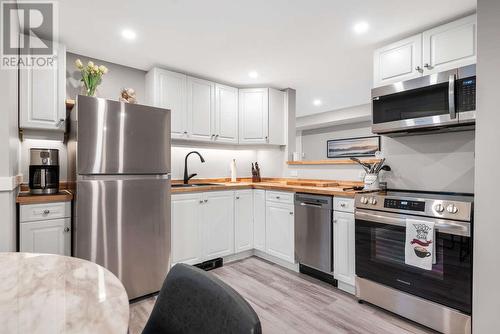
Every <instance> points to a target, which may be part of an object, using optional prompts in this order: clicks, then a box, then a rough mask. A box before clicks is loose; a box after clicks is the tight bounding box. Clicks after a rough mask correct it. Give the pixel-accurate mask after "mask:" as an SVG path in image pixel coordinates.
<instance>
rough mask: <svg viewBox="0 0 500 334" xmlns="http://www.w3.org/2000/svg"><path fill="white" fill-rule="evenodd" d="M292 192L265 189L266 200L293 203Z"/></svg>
mask: <svg viewBox="0 0 500 334" xmlns="http://www.w3.org/2000/svg"><path fill="white" fill-rule="evenodd" d="M293 194H294V193H291V192H284V191H269V190H268V191H266V201H268V202H276V203H283V204H292V205H293Z"/></svg>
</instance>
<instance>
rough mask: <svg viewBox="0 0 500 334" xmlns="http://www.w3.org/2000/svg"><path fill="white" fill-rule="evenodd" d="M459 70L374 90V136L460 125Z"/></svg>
mask: <svg viewBox="0 0 500 334" xmlns="http://www.w3.org/2000/svg"><path fill="white" fill-rule="evenodd" d="M457 75H458V72H457V70H456V69H455V70H451V71H446V72H441V73H436V74H432V75H428V76H424V77H421V78H416V79H412V80H407V81H403V82H398V83H394V84H392V85H388V86H383V87H378V88H374V89H372V100H373V102H372V113H373V115H372V116H373V125H372V130H373V132H374V133H390V132H398V131H411V130H418V129H421V128H432V127H443V126H453V125H458V117H457V114H456V108H455V81H456V78H457Z"/></svg>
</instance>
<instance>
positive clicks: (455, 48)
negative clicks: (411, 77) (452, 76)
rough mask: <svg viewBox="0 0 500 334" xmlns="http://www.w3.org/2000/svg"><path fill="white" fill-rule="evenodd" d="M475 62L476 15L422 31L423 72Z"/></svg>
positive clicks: (443, 69)
mask: <svg viewBox="0 0 500 334" xmlns="http://www.w3.org/2000/svg"><path fill="white" fill-rule="evenodd" d="M475 63H476V15H471V16H467V17H464V18H463V19H460V20H457V21H454V22H451V23H448V24H445V25H442V26H439V27H436V28H434V29H430V30H427V31H424V33H423V64H424V74H431V73H436V72H442V71H446V70H449V69H453V68H456V67H461V66H466V65H470V64H475Z"/></svg>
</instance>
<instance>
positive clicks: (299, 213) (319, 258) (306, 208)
mask: <svg viewBox="0 0 500 334" xmlns="http://www.w3.org/2000/svg"><path fill="white" fill-rule="evenodd" d="M332 218H333V197H331V196H322V195H310V194H301V193H297V194H295V256H296V260H297V261H298V262H299V268H300V271H301V272H303V273H306V274H309V275H312V276H315V277H317V278H319V279H322V280H326V281H328V282H331V283H335V280H334V279H333V232H332V228H333V227H332Z"/></svg>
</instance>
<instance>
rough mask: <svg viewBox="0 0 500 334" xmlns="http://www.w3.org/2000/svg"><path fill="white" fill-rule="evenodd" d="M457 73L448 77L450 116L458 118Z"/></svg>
mask: <svg viewBox="0 0 500 334" xmlns="http://www.w3.org/2000/svg"><path fill="white" fill-rule="evenodd" d="M455 79H456V76H455V74H450V77H449V79H448V111H449V113H450V118H451V119H455V118H457V111H456V109H455Z"/></svg>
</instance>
